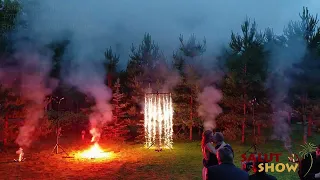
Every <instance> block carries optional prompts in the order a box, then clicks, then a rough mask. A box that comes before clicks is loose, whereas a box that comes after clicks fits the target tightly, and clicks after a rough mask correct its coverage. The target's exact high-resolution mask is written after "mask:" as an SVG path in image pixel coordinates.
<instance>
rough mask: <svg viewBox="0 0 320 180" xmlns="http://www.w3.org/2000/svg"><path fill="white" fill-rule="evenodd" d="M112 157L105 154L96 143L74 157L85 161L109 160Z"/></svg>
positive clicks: (111, 154)
mask: <svg viewBox="0 0 320 180" xmlns="http://www.w3.org/2000/svg"><path fill="white" fill-rule="evenodd" d="M112 156H113V153H111V152H105V151H104V150H103V149H102V148H101V147H100V146H99V144H98V143H97V142H96V143H94V145H93V146H92V147H91V148H89V149H88V150H85V151H83V152H80V153H78V154H76V157H78V158H87V159H100V158H111V157H112Z"/></svg>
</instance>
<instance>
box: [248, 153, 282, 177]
mask: <svg viewBox="0 0 320 180" xmlns="http://www.w3.org/2000/svg"><path fill="white" fill-rule="evenodd" d="M265 162H266V161H265V160H264V159H263V158H258V156H257V157H256V161H255V163H254V165H253V172H254V174H252V175H250V176H249V180H277V178H276V177H274V176H271V175H269V174H267V173H266V172H265V170H264V169H265V168H263V171H261V172H259V165H260V164H262V166H263V167H264V164H265ZM260 166H261V165H260Z"/></svg>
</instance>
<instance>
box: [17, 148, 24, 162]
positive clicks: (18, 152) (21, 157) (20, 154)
mask: <svg viewBox="0 0 320 180" xmlns="http://www.w3.org/2000/svg"><path fill="white" fill-rule="evenodd" d="M16 153H17V154H19V159H18V161H19V162H21V161H23V155H24V153H23V149H22V148H19V150H18V151H16Z"/></svg>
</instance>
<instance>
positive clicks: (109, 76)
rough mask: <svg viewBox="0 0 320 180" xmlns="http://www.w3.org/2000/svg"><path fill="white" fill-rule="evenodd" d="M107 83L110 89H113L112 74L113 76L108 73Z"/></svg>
mask: <svg viewBox="0 0 320 180" xmlns="http://www.w3.org/2000/svg"><path fill="white" fill-rule="evenodd" d="M107 83H108V87H109V88H112V74H111V72H108V75H107Z"/></svg>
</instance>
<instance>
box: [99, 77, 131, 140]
mask: <svg viewBox="0 0 320 180" xmlns="http://www.w3.org/2000/svg"><path fill="white" fill-rule="evenodd" d="M120 90H121V84H120V79H119V78H118V79H117V81H116V83H115V85H114V93H113V99H112V105H113V120H114V121H113V122H114V123H113V124H110V125H107V126H106V127H105V129H104V132H106V134H105V137H108V138H112V139H113V140H117V141H125V140H126V139H127V137H128V133H129V129H128V121H127V118H126V112H125V111H124V109H125V108H126V107H127V106H128V103H127V102H126V101H125V99H124V98H125V95H124V94H123V93H121V91H120Z"/></svg>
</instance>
